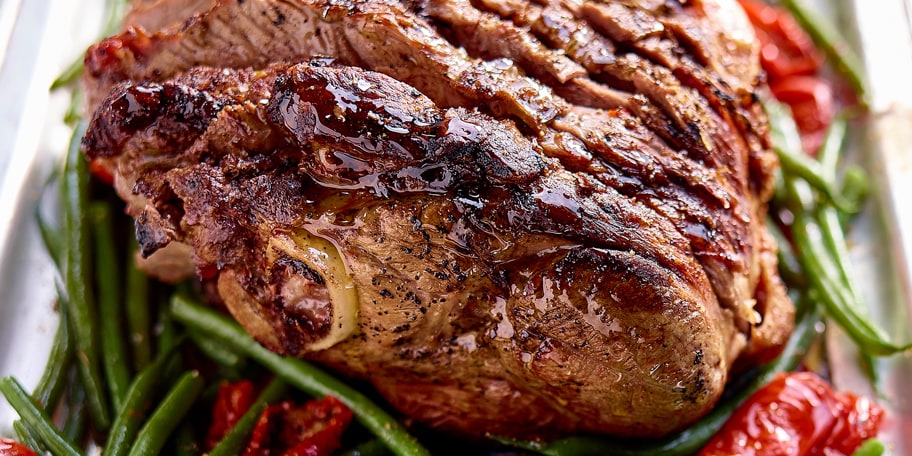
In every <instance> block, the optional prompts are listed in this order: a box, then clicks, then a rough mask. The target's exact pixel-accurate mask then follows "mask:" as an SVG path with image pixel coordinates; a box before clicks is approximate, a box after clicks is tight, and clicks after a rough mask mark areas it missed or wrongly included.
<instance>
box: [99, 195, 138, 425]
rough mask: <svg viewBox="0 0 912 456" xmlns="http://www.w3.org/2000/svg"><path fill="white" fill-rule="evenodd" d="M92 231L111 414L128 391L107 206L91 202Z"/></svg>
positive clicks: (120, 311)
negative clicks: (112, 409) (93, 234)
mask: <svg viewBox="0 0 912 456" xmlns="http://www.w3.org/2000/svg"><path fill="white" fill-rule="evenodd" d="M90 211H91V216H92V225H93V227H94V228H95V229H94V233H95V286H96V288H97V290H98V309H99V312H100V313H101V316H102V318H101V319H100V323H101V325H100V326H101V351H102V353H103V354H104V356H102V357H101V360H102V367H104V373H105V379H106V380H107V381H108V392H109V393H110V395H111V405H112V407H113V408H114V410H120V406H121V404H122V403H123V398H124V396H125V395H126V394H127V389H128V388H129V387H130V370H129V369H128V368H127V362H128V359H127V348H126V341H125V340H124V335H123V331H122V326H121V322H122V321H123V319H122V314H123V312H122V306H121V302H122V297H121V295H120V267H119V266H118V265H117V255H116V254H115V252H116V248H115V247H114V229H113V227H112V222H111V209H110V208H109V207H108V205H107V203H102V202H95V203H92V205H91V207H90Z"/></svg>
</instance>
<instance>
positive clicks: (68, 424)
mask: <svg viewBox="0 0 912 456" xmlns="http://www.w3.org/2000/svg"><path fill="white" fill-rule="evenodd" d="M88 427H89V423H88V413H87V410H86V408H85V389H84V388H83V387H82V383H80V382H79V379H78V378H73V379H72V381H71V382H70V390H69V392H68V394H67V413H66V420H65V421H64V422H63V429H62V430H61V433H62V434H63V436H64V437H65V438H66V439H67V441H70V442H75V443H79V442H82V441H83V438H84V437H85V433H86V430H87V429H88Z"/></svg>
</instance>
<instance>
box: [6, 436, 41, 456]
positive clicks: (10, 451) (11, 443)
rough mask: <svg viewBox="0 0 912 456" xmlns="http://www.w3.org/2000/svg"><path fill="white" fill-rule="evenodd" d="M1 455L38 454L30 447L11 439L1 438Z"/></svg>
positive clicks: (26, 455) (24, 455) (32, 455)
mask: <svg viewBox="0 0 912 456" xmlns="http://www.w3.org/2000/svg"><path fill="white" fill-rule="evenodd" d="M0 456H37V455H36V454H35V452H34V451H32V450H31V449H30V448H29V447H27V446H25V445H23V444H21V443H19V442H17V441H15V440H10V439H2V438H0Z"/></svg>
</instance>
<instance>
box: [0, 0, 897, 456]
mask: <svg viewBox="0 0 912 456" xmlns="http://www.w3.org/2000/svg"><path fill="white" fill-rule="evenodd" d="M817 4H818V5H820V6H821V7H824V8H827V7H829V8H832V7H833V6H834V4H839V6H840V7H841V9H840V12H841V14H840V15H837V16H834V19H836V20H837V22H838V23H840V24H842V27H841V29H842V31H843V32H844V33H845V34H846V35H847V36H848V37H849V38H850V40H852V41H857V42H858V43H859V44H860V46H861V47H862V48H863V49H864V61H865V65H866V67H867V69H868V72H869V80H870V82H871V87H872V113H871V115H870V119H869V121H868V122H867V123H866V125H864V127H863V128H860V129H858V131H854V132H853V133H854V134H855V141H856V147H854V151H853V152H854V153H853V157H852V159H853V160H854V161H856V162H858V163H861V164H862V165H864V166H865V167H866V168H868V169H869V170H870V171H871V173H872V175H873V176H874V179H873V181H874V183H875V193H874V195H873V198H872V199H871V201H870V202H869V204H868V205H867V207H866V209H865V211H864V213H863V214H862V217H860V219H859V220H858V222H857V223H856V224H855V225H854V226H853V228H852V230H851V232H850V233H849V235H850V242H851V244H852V246H851V251H850V253H851V255H852V257H853V259H854V260H855V267H856V272H857V273H858V277H859V281H860V283H861V285H862V288H863V293H864V297H865V299H866V300H867V302H869V303H870V304H871V306H872V313H873V314H874V316H875V318H877V319H878V320H880V321H881V322H882V324H883V326H884V327H885V328H887V329H888V331H889V332H890V333H891V334H892V335H893V336H894V337H895V338H896V339H897V340H901V341H908V340H912V334H910V333H912V331H910V328H912V269H910V261H912V201H910V200H912V84H910V82H909V81H912V27H910V20H909V18H910V12H912V8H910V6H909V4H908V2H907V1H906V0H880V1H878V2H870V1H868V2H865V1H863V0H854V1H841V2H840V1H837V2H828V1H823V0H821V1H818V2H817ZM102 6H103V0H85V1H72V0H29V1H24V0H0V61H2V62H3V64H2V67H0V90H2V94H3V97H4V98H3V103H2V104H0V179H2V180H0V376H6V375H15V376H16V377H17V378H18V379H19V380H20V381H21V382H22V383H23V384H24V385H25V386H26V388H28V389H31V388H32V387H33V386H34V385H35V384H36V383H37V381H38V378H39V377H40V375H41V372H42V371H43V369H44V364H45V362H46V359H47V353H48V351H49V348H50V343H51V339H52V336H53V334H54V331H55V329H56V326H57V315H56V313H55V312H54V310H53V306H54V299H55V290H54V279H55V272H54V268H53V266H52V264H51V262H50V259H49V258H48V257H47V255H46V254H45V252H44V249H43V246H42V244H41V241H40V236H39V234H38V228H37V226H36V223H35V218H34V216H33V214H34V211H35V207H36V205H37V202H38V197H39V195H40V191H41V187H42V185H43V183H44V181H45V178H46V176H47V175H48V174H49V173H50V170H51V169H52V168H53V167H54V166H57V164H58V163H59V158H60V157H61V155H62V153H63V151H64V150H65V149H66V143H67V140H68V137H69V131H70V130H69V128H68V127H66V126H65V125H64V124H63V123H62V121H61V119H62V118H63V113H64V112H65V110H66V107H67V105H68V103H69V95H68V94H66V93H63V92H61V93H53V94H51V93H49V92H48V90H47V87H48V86H49V85H50V83H51V81H52V80H53V78H54V77H55V76H56V75H57V74H59V72H60V71H61V70H62V69H63V68H64V67H65V66H66V65H67V64H68V63H69V62H70V61H71V60H72V59H73V58H74V57H75V56H76V55H78V54H80V53H81V51H82V50H84V49H85V47H86V46H87V45H88V44H89V43H91V42H92V41H94V40H95V38H96V36H95V33H97V32H96V31H97V30H99V29H100V27H101V14H102ZM827 12H828V13H832V12H833V10H828V11H827ZM828 340H829V342H831V343H830V344H829V345H830V357H831V363H832V370H833V375H834V382H835V383H836V385H837V387H839V388H841V389H848V390H852V391H858V392H860V393H864V394H868V395H873V394H875V392H874V391H872V390H871V387H870V384H869V382H868V381H867V380H866V379H865V378H864V376H863V375H862V374H861V373H860V372H859V370H858V368H857V362H856V361H855V360H856V356H857V353H855V352H854V350H853V346H852V344H851V343H850V342H847V340H846V338H845V337H844V335H842V334H841V333H840V332H839V331H838V330H831V331H830V332H829V335H828ZM877 368H878V370H879V371H880V373H881V393H882V394H883V395H884V396H886V398H885V399H884V401H883V404H884V405H885V406H886V407H887V409H888V414H889V415H888V420H887V422H886V426H885V428H884V430H883V432H882V438H883V440H884V441H885V442H886V443H887V445H888V454H894V455H906V454H912V380H909V379H912V355H908V354H907V355H903V356H896V357H893V358H889V359H885V360H881V361H879V362H878V365H877ZM15 417H16V415H15V413H14V412H13V411H12V410H11V409H10V408H9V406H8V405H7V404H6V403H5V401H2V400H0V435H12V430H11V427H10V425H11V423H12V421H13V420H14V419H15Z"/></svg>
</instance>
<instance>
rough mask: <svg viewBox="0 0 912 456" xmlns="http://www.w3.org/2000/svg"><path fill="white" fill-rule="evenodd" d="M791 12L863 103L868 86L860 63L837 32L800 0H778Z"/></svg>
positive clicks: (865, 102)
mask: <svg viewBox="0 0 912 456" xmlns="http://www.w3.org/2000/svg"><path fill="white" fill-rule="evenodd" d="M780 2H781V3H782V4H783V5H784V6H785V7H786V8H787V9H788V10H789V11H790V12H791V13H792V16H794V17H795V20H797V21H798V23H799V24H801V27H802V28H804V30H805V31H807V32H808V35H810V36H811V38H812V39H813V40H814V43H816V44H817V47H818V48H819V49H821V50H822V51H823V52H824V54H826V56H827V58H829V60H830V63H831V64H832V65H833V67H834V68H835V69H836V71H838V72H839V74H841V75H842V76H843V77H844V78H845V80H846V81H847V82H848V83H849V85H851V86H852V89H854V90H855V93H856V94H857V95H858V98H859V100H861V102H862V103H864V104H867V96H868V90H867V87H866V83H865V76H864V74H865V72H864V65H863V64H862V63H861V59H860V58H859V57H858V55H857V54H855V51H853V50H852V47H851V46H849V43H847V42H846V41H845V40H843V39H842V36H841V35H840V33H839V32H838V31H837V30H836V28H835V27H834V26H833V24H831V23H830V22H828V21H826V20H824V19H823V18H821V17H820V16H818V15H817V14H816V13H815V12H814V11H812V10H811V9H810V8H808V7H807V6H806V5H804V2H802V1H801V0H780Z"/></svg>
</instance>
